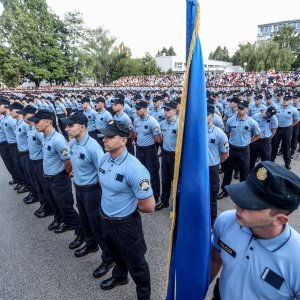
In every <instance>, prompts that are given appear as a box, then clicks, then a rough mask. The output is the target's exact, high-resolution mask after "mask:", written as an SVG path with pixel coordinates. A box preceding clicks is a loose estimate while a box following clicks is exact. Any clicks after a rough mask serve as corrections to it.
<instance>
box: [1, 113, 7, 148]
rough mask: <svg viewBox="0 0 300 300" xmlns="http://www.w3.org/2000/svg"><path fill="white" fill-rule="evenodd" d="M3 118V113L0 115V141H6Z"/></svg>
mask: <svg viewBox="0 0 300 300" xmlns="http://www.w3.org/2000/svg"><path fill="white" fill-rule="evenodd" d="M4 120H5V115H0V143H3V142H7V139H6V135H5V131H4V126H5V125H4Z"/></svg>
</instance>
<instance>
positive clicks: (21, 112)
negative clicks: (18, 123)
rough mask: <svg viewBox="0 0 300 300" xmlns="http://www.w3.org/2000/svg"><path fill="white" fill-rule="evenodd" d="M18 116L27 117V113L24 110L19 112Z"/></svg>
mask: <svg viewBox="0 0 300 300" xmlns="http://www.w3.org/2000/svg"><path fill="white" fill-rule="evenodd" d="M17 114H18V115H26V114H27V113H26V112H25V111H24V110H18V111H17Z"/></svg>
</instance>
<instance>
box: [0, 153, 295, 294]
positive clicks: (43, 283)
mask: <svg viewBox="0 0 300 300" xmlns="http://www.w3.org/2000/svg"><path fill="white" fill-rule="evenodd" d="M278 163H280V164H283V162H282V158H281V157H278ZM292 171H293V172H295V173H296V174H298V175H299V176H300V157H299V152H297V155H296V157H295V159H294V160H293V161H292ZM9 180H10V176H9V174H8V172H7V171H6V168H5V167H4V165H3V162H2V160H1V161H0V228H1V230H0V299H1V300H14V299H16V300H21V299H22V300H23V299H24V300H25V299H28V300H41V299H42V300H53V299H63V300H69V299H70V300H71V299H72V300H77V299H78V300H81V299H87V300H93V299H95V300H96V299H97V300H106V299H111V300H114V299H115V300H129V299H130V300H131V299H136V296H135V285H134V283H133V281H132V279H131V278H130V283H129V284H127V285H125V286H119V287H116V288H114V289H113V290H110V291H103V290H101V289H100V282H101V280H102V279H94V278H93V276H92V272H93V270H94V269H95V268H96V267H98V265H99V264H100V252H97V253H93V254H89V255H87V256H85V257H82V258H76V257H75V256H74V255H73V251H72V250H70V249H69V248H68V244H69V242H71V241H72V240H73V239H74V237H75V236H74V233H73V232H66V233H63V234H55V233H53V232H50V231H49V230H48V229H47V226H48V225H49V224H50V223H51V222H52V219H53V218H52V217H47V218H45V219H38V218H36V217H35V216H34V214H33V212H34V211H35V210H36V209H37V208H38V207H39V204H38V203H35V204H32V205H26V204H24V203H23V201H22V199H23V198H24V197H25V196H26V194H21V195H18V194H17V193H16V192H15V191H14V190H13V187H12V186H9V185H8V181H9ZM218 206H219V212H221V211H224V210H227V209H231V208H232V207H233V204H232V202H231V200H230V199H229V198H224V199H223V200H222V201H219V202H218ZM299 216H300V213H299V211H296V212H294V213H293V214H292V215H291V217H290V224H291V225H292V226H293V227H294V228H295V229H296V230H297V231H299V232H300V218H299ZM142 218H143V227H144V234H145V239H146V243H147V246H148V251H147V254H146V259H147V261H148V263H149V266H150V272H151V280H152V299H153V300H160V299H164V298H165V282H166V271H167V267H166V266H167V253H168V242H169V231H170V224H171V222H170V218H169V211H168V209H164V210H162V211H159V212H154V213H152V214H148V215H146V214H145V215H143V216H142ZM110 274H111V273H110V272H109V273H108V274H107V275H106V276H105V277H104V279H106V278H108V277H109V276H110ZM187 276H188V274H187ZM190 288H196V287H190ZM210 298H211V288H210V290H209V291H208V295H207V299H210Z"/></svg>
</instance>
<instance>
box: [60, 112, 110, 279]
mask: <svg viewBox="0 0 300 300" xmlns="http://www.w3.org/2000/svg"><path fill="white" fill-rule="evenodd" d="M62 122H64V123H65V124H67V127H66V131H67V132H68V134H69V136H70V138H72V139H73V140H72V141H71V144H70V153H71V163H72V166H73V175H74V186H75V190H76V200H77V207H78V211H79V216H80V219H81V223H82V225H83V226H84V229H85V233H86V238H85V237H84V236H81V239H78V240H77V241H75V242H74V243H73V244H70V248H71V249H75V248H78V247H79V246H80V245H81V244H82V243H83V242H84V241H85V245H84V246H83V247H82V248H80V249H77V250H75V252H74V254H75V256H76V257H82V256H85V255H87V254H89V253H91V252H96V251H98V249H99V247H98V245H99V246H100V247H101V249H102V264H101V265H100V267H99V268H97V270H96V271H95V272H94V276H95V277H97V278H99V277H102V276H104V275H105V274H106V273H107V272H108V271H109V269H110V268H112V266H113V261H112V258H111V256H110V253H109V251H108V249H107V246H106V244H105V242H104V239H103V233H102V225H101V218H100V200H101V188H100V185H99V178H98V169H99V166H100V161H101V159H102V158H103V150H102V148H101V146H100V145H99V144H98V143H97V141H96V140H94V139H93V138H91V137H90V136H89V134H88V132H87V124H88V119H87V117H86V116H85V115H84V114H83V113H82V112H76V113H74V114H72V115H70V116H69V117H68V118H65V119H62Z"/></svg>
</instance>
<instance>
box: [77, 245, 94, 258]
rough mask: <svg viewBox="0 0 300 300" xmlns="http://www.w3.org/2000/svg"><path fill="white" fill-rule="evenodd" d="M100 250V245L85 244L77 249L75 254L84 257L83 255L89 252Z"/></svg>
mask: <svg viewBox="0 0 300 300" xmlns="http://www.w3.org/2000/svg"><path fill="white" fill-rule="evenodd" d="M98 250H99V247H98V245H96V247H91V246H86V245H84V246H83V247H81V248H79V249H77V250H75V251H74V255H75V256H76V257H82V256H86V255H88V254H89V253H93V252H97V251H98Z"/></svg>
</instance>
